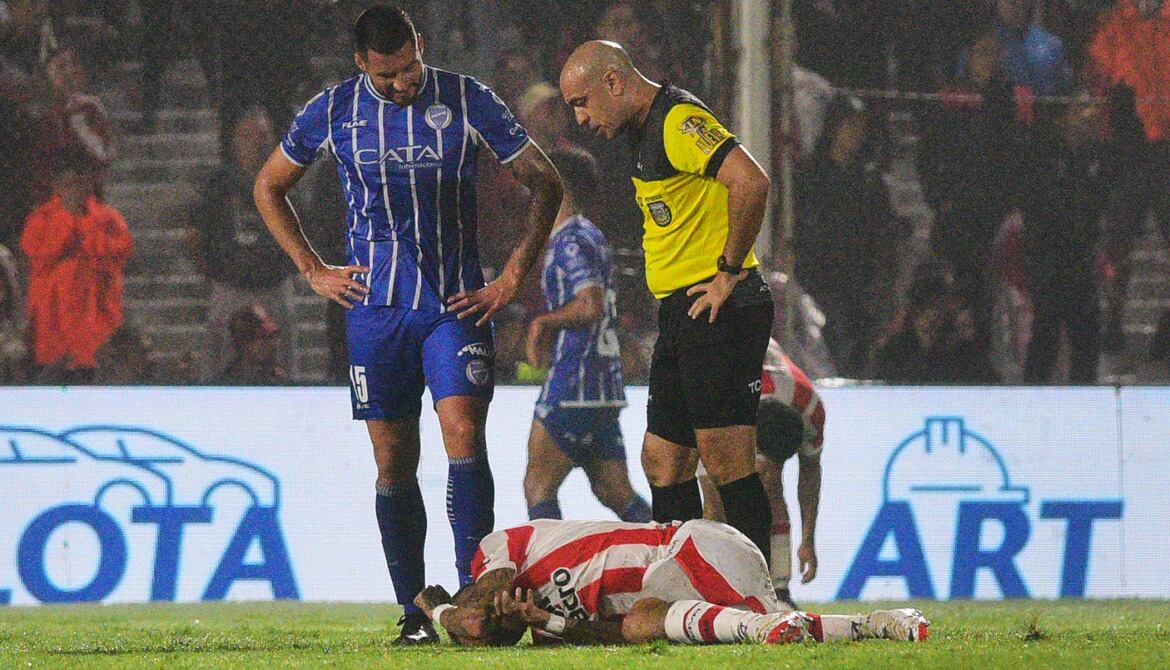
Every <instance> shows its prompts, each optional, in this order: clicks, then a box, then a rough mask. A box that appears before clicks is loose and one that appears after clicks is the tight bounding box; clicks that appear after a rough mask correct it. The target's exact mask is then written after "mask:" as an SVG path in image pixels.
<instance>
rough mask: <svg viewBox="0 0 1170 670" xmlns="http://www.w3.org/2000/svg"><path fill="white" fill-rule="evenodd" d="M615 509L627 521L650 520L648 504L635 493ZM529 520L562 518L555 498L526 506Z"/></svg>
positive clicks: (559, 506) (644, 521)
mask: <svg viewBox="0 0 1170 670" xmlns="http://www.w3.org/2000/svg"><path fill="white" fill-rule="evenodd" d="M615 511H617V515H618V518H619V519H621V520H622V521H626V522H629V523H648V522H649V521H651V518H652V516H653V515H652V514H651V512H650V505H649V504H648V503H647V502H646V501H645V500H644V499H643V498H642V496H640V495H638V494H637V493H635V494H634V495H633V496H632V497H631V498H630V500H629V502H627V503H626V504H625V506H624V507H622V509H620V510H615ZM528 518H529V520H535V519H562V518H564V517H562V516H561V505H560V503H559V502H557V499H556V498H551V499H549V500H541V501H540V502H538V503H536V504H535V505H533V506H532V507H530V508H528Z"/></svg>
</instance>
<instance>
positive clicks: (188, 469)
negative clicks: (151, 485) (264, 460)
mask: <svg viewBox="0 0 1170 670" xmlns="http://www.w3.org/2000/svg"><path fill="white" fill-rule="evenodd" d="M62 438H63V439H65V440H66V441H68V442H71V443H74V444H77V445H79V446H80V447H81V448H83V449H85V450H86V451H88V452H90V453H93V454H95V455H99V456H101V457H102V458H106V459H111V460H113V461H117V462H121V463H125V464H127V465H135V466H143V467H147V468H149V469H151V470H154V471H157V472H159V473H160V474H161V475H162V476H163V477H164V478H165V479H166V480H167V481H168V482H170V485H171V487H172V488H173V491H174V496H173V500H172V504H173V505H176V506H199V507H205V506H208V505H209V501H210V498H211V496H212V494H213V493H215V492H216V491H218V490H220V489H230V488H233V487H234V488H237V489H239V490H240V491H243V492H244V493H245V494H246V495H247V496H248V497H249V498H250V499H251V505H252V506H253V507H277V506H278V505H279V503H280V484H279V482H278V480H277V478H276V477H275V476H274V475H273V474H272V473H270V472H268V471H267V470H265V469H264V468H261V467H259V466H256V465H253V464H251V463H248V462H246V461H243V460H240V459H237V458H231V457H228V456H219V455H214V454H208V453H205V452H203V451H200V450H198V449H195V448H194V447H192V446H191V445H189V444H187V443H185V442H183V441H182V440H179V439H177V438H175V437H172V436H170V435H166V434H164V433H160V432H158V431H155V430H151V429H148V428H140V427H129V426H111V425H92V426H80V427H77V428H73V429H71V430H68V431H66V432H64V433H62Z"/></svg>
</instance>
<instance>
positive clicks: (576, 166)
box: [548, 149, 600, 211]
mask: <svg viewBox="0 0 1170 670" xmlns="http://www.w3.org/2000/svg"><path fill="white" fill-rule="evenodd" d="M548 158H549V160H550V161H552V164H553V165H554V166H556V168H557V172H559V173H561V182H563V183H564V185H565V190H567V191H568V192H569V193H570V194H571V195H572V197H573V202H575V203H577V207H579V208H580V209H581V210H582V211H589V210H591V209H592V207H593V202H594V201H595V200H596V199H597V191H598V188H599V186H598V184H599V183H600V178H599V176H598V172H597V161H596V160H594V158H593V156H591V155H590V154H589V152H588V151H585V150H583V149H553V150H552V151H550V152H549V154H548Z"/></svg>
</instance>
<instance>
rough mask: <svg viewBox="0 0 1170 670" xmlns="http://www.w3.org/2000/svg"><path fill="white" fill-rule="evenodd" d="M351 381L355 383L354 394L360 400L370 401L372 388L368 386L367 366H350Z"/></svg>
mask: <svg viewBox="0 0 1170 670" xmlns="http://www.w3.org/2000/svg"><path fill="white" fill-rule="evenodd" d="M349 382H350V384H352V385H353V394H354V395H355V396H357V401H358V402H362V403H364V402H369V401H370V389H369V387H368V386H366V366H364V365H351V366H349Z"/></svg>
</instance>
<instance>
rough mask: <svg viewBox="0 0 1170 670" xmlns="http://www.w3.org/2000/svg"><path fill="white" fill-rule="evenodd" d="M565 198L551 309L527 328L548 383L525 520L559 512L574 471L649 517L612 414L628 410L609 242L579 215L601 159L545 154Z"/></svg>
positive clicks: (613, 504) (531, 355)
mask: <svg viewBox="0 0 1170 670" xmlns="http://www.w3.org/2000/svg"><path fill="white" fill-rule="evenodd" d="M549 158H551V159H552V161H553V164H554V165H555V166H556V167H557V170H558V172H559V173H560V175H561V178H562V179H563V180H564V184H565V197H564V199H563V200H562V201H561V209H560V211H559V212H557V222H556V226H555V227H554V228H553V233H552V239H551V240H550V241H549V248H548V251H547V252H545V257H544V273H543V274H542V276H541V287H542V288H543V290H544V298H545V304H546V306H547V307H548V312H547V313H545V314H542V315H540V316H538V317H536V318H535V319H533V321H532V324H531V325H530V326H529V328H528V338H527V342H526V349H527V351H526V353H527V358H528V362H529V364H530V365H533V366H539V365H540V363H541V362H542V360H541V359H542V358H544V357H545V353H546V352H548V351H549V349H550V348H551V350H552V363H551V365H550V366H549V375H548V381H546V382H545V384H544V388H543V389H541V392H540V398H539V399H538V400H537V402H536V415H535V417H534V418H533V420H532V432H531V433H530V434H529V437H528V469H527V471H526V472H525V474H524V495H525V498H526V499H527V502H528V517H529V518H530V519H559V518H561V508H560V504H559V503H558V502H557V490H558V489H560V487H561V483H562V482H564V480H565V477H567V476H568V475H569V473H570V472H571V471H572V470H573V468H574V467H576V466H580V467H582V468H583V469H584V470H585V474H586V475H587V476H588V477H589V482H590V484H591V485H592V488H593V492H594V494H595V495H596V496H597V498H598V500H600V501H601V502H602V504H604V505H605V506H606V507H608V508H610V509H611V510H613V512H614V513H615V514H617V516H618V518H620V519H621V520H622V521H634V522H647V521H649V520H650V516H651V514H650V506H649V505H648V504H647V503H646V501H645V500H644V499H642V497H641V496H639V495H638V494H637V493H634V490H633V488H631V486H630V475H629V472H628V470H627V469H626V449H625V444H624V443H623V441H622V433H621V428H620V427H619V426H618V415H619V414H620V413H621V410H622V408H623V407H625V406H626V394H625V388H624V387H623V385H622V367H621V350H620V348H619V346H618V338H617V332H616V331H615V330H614V328H615V326H616V325H617V307H616V306H615V294H614V290H613V267H612V259H611V253H610V249H609V245H607V244H606V242H605V236H604V235H602V233H601V231H600V230H598V229H597V226H595V225H593V223H592V222H591V221H590V220H589V219H587V218H585V217H584V216H582V215H581V212H582V211H583V210H584V209H585V207H586V205H587V204H588V203H589V202H591V201H592V199H593V198H594V197H595V195H596V192H597V187H598V177H597V163H596V162H595V161H594V160H593V157H592V156H590V155H589V154H588V153H585V152H584V151H580V150H571V149H556V150H554V151H552V152H551V153H550V154H549Z"/></svg>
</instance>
